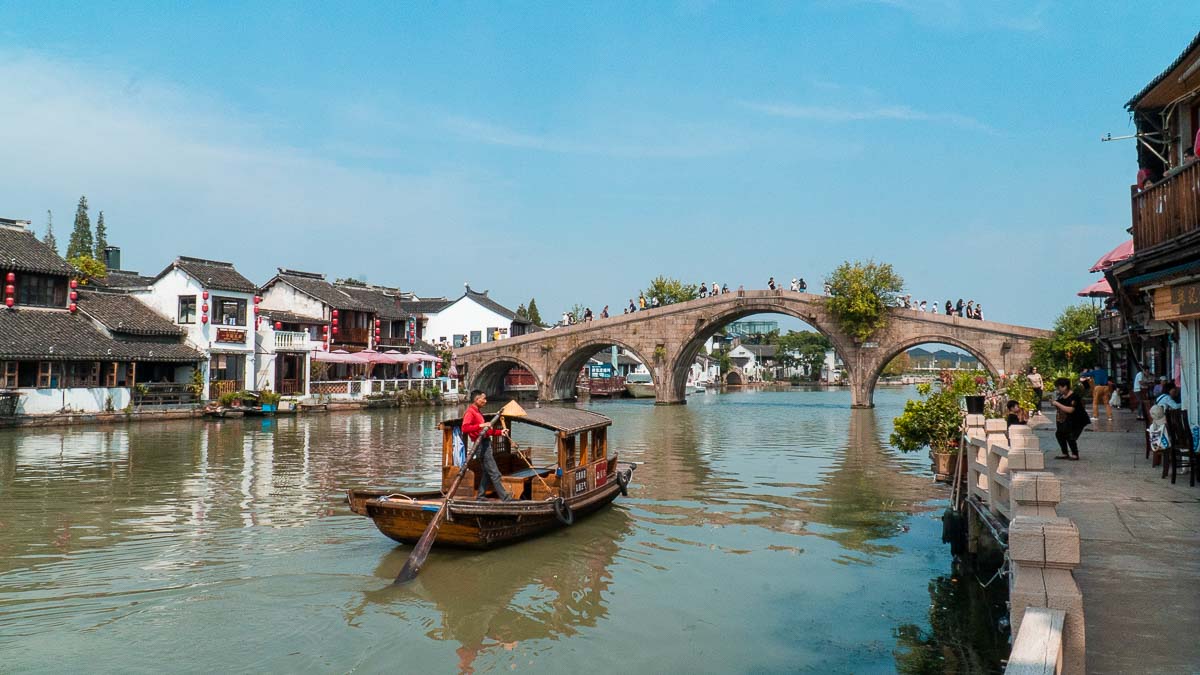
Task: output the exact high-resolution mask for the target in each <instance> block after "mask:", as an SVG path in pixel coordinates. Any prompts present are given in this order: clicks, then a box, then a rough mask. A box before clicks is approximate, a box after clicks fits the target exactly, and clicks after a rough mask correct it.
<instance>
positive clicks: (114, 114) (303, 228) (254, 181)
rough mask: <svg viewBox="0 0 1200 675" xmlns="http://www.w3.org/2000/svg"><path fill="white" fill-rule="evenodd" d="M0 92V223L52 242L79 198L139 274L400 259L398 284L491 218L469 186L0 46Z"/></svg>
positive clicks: (377, 273) (377, 263)
mask: <svg viewBox="0 0 1200 675" xmlns="http://www.w3.org/2000/svg"><path fill="white" fill-rule="evenodd" d="M0 82H4V85H5V104H4V105H3V106H0V147H3V148H4V152H5V161H4V162H0V205H2V207H3V210H4V214H5V215H10V214H11V216H13V217H30V216H33V217H35V218H36V221H35V223H36V225H37V226H38V227H40V226H41V225H42V216H43V214H44V213H45V210H46V208H52V209H53V210H54V211H55V216H56V217H55V220H56V222H57V224H58V230H59V232H58V234H59V239H60V241H62V240H65V239H66V234H67V232H65V231H64V229H65V228H69V223H70V218H71V216H72V213H73V208H74V203H75V201H76V199H77V198H78V196H79V195H80V194H87V196H88V198H89V202H90V203H91V204H92V206H93V213H92V217H93V219H94V218H95V211H96V210H99V209H103V210H104V211H105V218H106V221H107V222H108V225H109V238H110V240H111V241H112V243H114V244H117V245H121V246H123V247H124V249H125V261H127V263H128V264H127V266H129V267H137V268H140V269H141V270H142V271H150V272H154V271H157V269H159V268H161V267H162V266H164V265H165V264H166V263H167V262H168V261H169V260H170V259H171V258H173V257H174V256H175V255H178V254H184V255H197V256H206V257H213V258H218V259H224V260H231V261H233V262H235V263H236V264H238V265H239V266H243V268H244V269H243V271H244V272H245V273H246V274H247V275H249V276H251V277H252V278H258V279H259V280H262V279H263V278H265V277H264V276H263V275H265V274H267V273H269V272H270V271H272V268H273V267H274V266H276V265H287V266H295V267H300V268H311V269H315V270H319V271H326V272H328V273H329V274H330V275H331V276H333V275H339V276H349V275H351V274H359V273H367V274H368V275H369V276H370V277H371V278H372V279H378V280H380V281H383V280H384V278H385V277H386V276H388V273H389V271H391V270H393V269H396V268H397V267H398V265H399V263H400V261H403V267H402V269H403V270H404V274H403V276H404V279H399V278H396V277H399V276H400V273H399V272H398V271H397V272H396V274H395V276H393V278H391V279H390V281H394V282H402V281H407V280H409V279H412V278H413V276H414V272H415V273H421V272H424V271H431V270H433V269H434V267H433V266H434V265H435V264H436V263H434V262H427V261H429V259H430V256H424V255H421V254H420V251H421V250H422V248H424V249H425V250H428V249H429V248H431V247H434V246H439V245H441V244H442V243H443V242H444V237H443V236H442V233H445V232H463V231H464V230H465V231H468V232H470V231H472V230H473V229H474V228H477V227H479V225H480V223H481V222H482V221H484V217H483V215H482V214H485V213H488V212H489V210H490V211H492V212H494V210H495V209H497V208H499V207H498V205H497V204H496V203H495V201H494V200H492V199H489V198H487V197H486V196H485V195H483V194H481V190H484V189H486V185H483V184H481V183H486V181H480V180H478V177H477V176H472V175H467V174H464V173H456V172H432V171H431V172H425V173H401V172H396V171H389V170H386V169H369V168H362V167H358V166H352V165H346V164H342V163H339V162H338V161H336V160H334V159H332V158H330V157H328V156H326V155H323V154H320V153H317V152H314V151H311V150H306V149H304V148H298V147H291V146H288V145H285V144H282V143H279V142H274V141H271V140H268V138H269V136H270V134H268V133H267V131H268V126H267V125H269V124H270V120H269V119H265V118H262V117H261V116H257V115H256V114H255V113H253V112H250V113H244V112H241V111H236V110H231V109H230V108H229V107H228V106H227V105H226V104H225V103H224V102H222V101H220V100H217V99H213V98H210V97H206V96H203V95H201V94H198V93H196V92H191V91H187V90H185V89H183V88H181V87H179V86H177V85H175V84H173V83H170V82H161V81H154V80H151V79H146V78H131V77H130V76H128V75H127V74H124V73H121V72H118V71H114V70H109V69H104V68H98V67H95V66H88V65H81V64H79V63H75V62H71V61H64V60H58V59H54V58H49V57H47V56H45V55H42V54H39V53H32V52H20V53H12V52H0ZM485 204H486V209H485V206H484V205H485ZM381 253H382V254H381ZM423 266H424V267H423Z"/></svg>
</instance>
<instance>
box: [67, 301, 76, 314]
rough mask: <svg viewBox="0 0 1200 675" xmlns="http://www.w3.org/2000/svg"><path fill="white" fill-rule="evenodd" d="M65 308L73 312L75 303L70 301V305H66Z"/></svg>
mask: <svg viewBox="0 0 1200 675" xmlns="http://www.w3.org/2000/svg"><path fill="white" fill-rule="evenodd" d="M67 309H69V310H71V312H72V313H74V311H75V303H73V302H72V303H71V305H70V306H69V307H67Z"/></svg>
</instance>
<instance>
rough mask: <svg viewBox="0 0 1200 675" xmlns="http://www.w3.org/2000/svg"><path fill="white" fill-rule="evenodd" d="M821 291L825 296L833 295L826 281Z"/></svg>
mask: <svg viewBox="0 0 1200 675" xmlns="http://www.w3.org/2000/svg"><path fill="white" fill-rule="evenodd" d="M823 290H824V292H825V295H830V294H831V293H833V286H830V285H829V282H828V281H826V282H825V288H824V289H823Z"/></svg>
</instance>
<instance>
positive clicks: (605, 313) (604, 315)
mask: <svg viewBox="0 0 1200 675" xmlns="http://www.w3.org/2000/svg"><path fill="white" fill-rule="evenodd" d="M600 318H601V319H607V318H608V305H605V306H604V309H602V310H600Z"/></svg>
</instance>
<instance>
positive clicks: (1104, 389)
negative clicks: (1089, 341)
mask: <svg viewBox="0 0 1200 675" xmlns="http://www.w3.org/2000/svg"><path fill="white" fill-rule="evenodd" d="M1079 379H1080V380H1081V381H1084V380H1087V381H1089V384H1090V385H1091V388H1092V417H1095V418H1097V419H1099V418H1100V405H1101V404H1104V406H1105V407H1106V408H1108V419H1109V421H1110V422H1111V421H1112V404H1110V403H1109V401H1108V397H1109V396H1112V387H1110V386H1109V385H1108V371H1107V370H1106V369H1104V368H1101V367H1100V366H1094V367H1093V368H1092V369H1091V370H1085V371H1084V372H1083V373H1081V374H1080V376H1079Z"/></svg>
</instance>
